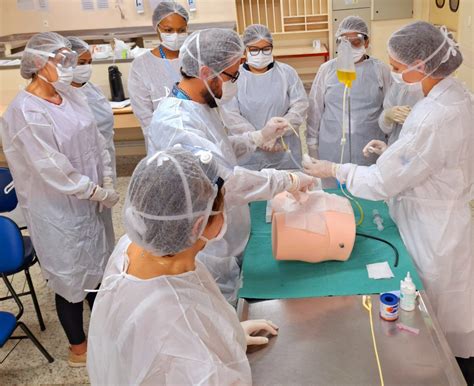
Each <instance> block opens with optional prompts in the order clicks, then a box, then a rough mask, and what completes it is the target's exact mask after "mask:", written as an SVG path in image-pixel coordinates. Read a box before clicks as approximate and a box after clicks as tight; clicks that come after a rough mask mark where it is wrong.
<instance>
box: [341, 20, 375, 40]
mask: <svg viewBox="0 0 474 386" xmlns="http://www.w3.org/2000/svg"><path fill="white" fill-rule="evenodd" d="M349 32H358V33H360V34H364V35H365V36H369V27H367V23H366V22H365V21H364V19H362V18H361V17H359V16H347V17H345V18H344V20H343V21H341V24H339V28H338V29H337V32H336V37H339V36H341V35H343V34H345V33H349Z"/></svg>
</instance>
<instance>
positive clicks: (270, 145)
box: [260, 139, 285, 153]
mask: <svg viewBox="0 0 474 386" xmlns="http://www.w3.org/2000/svg"><path fill="white" fill-rule="evenodd" d="M260 149H262V150H263V151H268V152H269V153H277V152H281V151H285V149H284V148H283V146H282V145H281V143H280V142H277V141H276V140H275V139H274V140H273V141H270V142H267V143H264V144H263V145H262V146H261V147H260Z"/></svg>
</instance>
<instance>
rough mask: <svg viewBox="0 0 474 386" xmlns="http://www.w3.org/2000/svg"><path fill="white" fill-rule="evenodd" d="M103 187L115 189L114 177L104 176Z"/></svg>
mask: <svg viewBox="0 0 474 386" xmlns="http://www.w3.org/2000/svg"><path fill="white" fill-rule="evenodd" d="M102 187H103V188H104V189H106V190H114V179H113V178H112V177H104V183H103V184H102Z"/></svg>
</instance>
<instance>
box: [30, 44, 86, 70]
mask: <svg viewBox="0 0 474 386" xmlns="http://www.w3.org/2000/svg"><path fill="white" fill-rule="evenodd" d="M25 51H26V52H30V53H32V54H36V55H41V56H47V57H49V58H51V62H52V63H53V64H54V65H55V66H59V67H61V68H74V67H76V64H77V54H76V53H75V52H74V51H70V50H68V49H67V48H62V49H60V50H58V51H56V52H46V51H40V50H35V49H34V48H26V49H25Z"/></svg>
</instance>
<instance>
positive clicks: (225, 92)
mask: <svg viewBox="0 0 474 386" xmlns="http://www.w3.org/2000/svg"><path fill="white" fill-rule="evenodd" d="M220 79H221V81H222V96H221V97H220V98H219V99H216V103H217V105H218V106H221V105H223V104H225V103H227V102H229V101H230V100H231V99H232V98H233V97H235V96H236V95H237V82H234V83H232V82H231V81H230V80H228V81H227V82H224V81H223V80H222V78H220Z"/></svg>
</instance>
